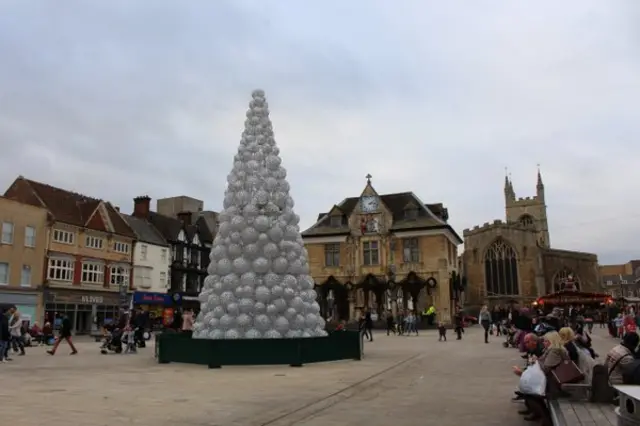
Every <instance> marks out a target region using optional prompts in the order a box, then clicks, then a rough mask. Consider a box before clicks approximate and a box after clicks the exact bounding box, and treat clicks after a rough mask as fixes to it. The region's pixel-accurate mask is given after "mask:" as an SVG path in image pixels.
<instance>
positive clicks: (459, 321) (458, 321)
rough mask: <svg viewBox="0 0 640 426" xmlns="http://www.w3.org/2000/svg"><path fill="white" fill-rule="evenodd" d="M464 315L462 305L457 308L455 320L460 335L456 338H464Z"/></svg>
mask: <svg viewBox="0 0 640 426" xmlns="http://www.w3.org/2000/svg"><path fill="white" fill-rule="evenodd" d="M463 317H464V315H463V313H462V310H461V309H460V307H457V308H456V314H455V316H454V321H455V328H456V334H457V336H458V337H456V340H462V333H463V331H464V329H463V327H464V318H463Z"/></svg>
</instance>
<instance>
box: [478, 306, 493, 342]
mask: <svg viewBox="0 0 640 426" xmlns="http://www.w3.org/2000/svg"><path fill="white" fill-rule="evenodd" d="M478 321H479V322H480V324H481V325H482V328H484V342H485V343H489V328H490V327H491V312H489V309H488V308H487V305H484V306H483V307H482V309H480V314H479V315H478Z"/></svg>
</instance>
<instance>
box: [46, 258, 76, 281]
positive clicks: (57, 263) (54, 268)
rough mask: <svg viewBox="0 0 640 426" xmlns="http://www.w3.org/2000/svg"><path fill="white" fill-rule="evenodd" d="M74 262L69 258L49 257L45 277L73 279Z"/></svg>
mask: <svg viewBox="0 0 640 426" xmlns="http://www.w3.org/2000/svg"><path fill="white" fill-rule="evenodd" d="M74 264H75V262H74V261H73V260H70V259H49V271H48V273H47V277H48V278H49V279H50V280H54V281H73V270H74Z"/></svg>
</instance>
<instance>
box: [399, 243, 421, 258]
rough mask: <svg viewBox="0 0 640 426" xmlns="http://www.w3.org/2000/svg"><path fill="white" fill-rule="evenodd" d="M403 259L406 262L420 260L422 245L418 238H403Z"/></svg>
mask: <svg viewBox="0 0 640 426" xmlns="http://www.w3.org/2000/svg"><path fill="white" fill-rule="evenodd" d="M402 260H403V262H404V263H418V262H420V247H418V239H417V238H405V239H403V240H402Z"/></svg>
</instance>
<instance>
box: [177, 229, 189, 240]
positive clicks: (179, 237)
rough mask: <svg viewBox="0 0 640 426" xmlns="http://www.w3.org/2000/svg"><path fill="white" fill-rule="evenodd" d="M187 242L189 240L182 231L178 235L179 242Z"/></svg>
mask: <svg viewBox="0 0 640 426" xmlns="http://www.w3.org/2000/svg"><path fill="white" fill-rule="evenodd" d="M186 240H187V238H186V237H185V235H184V231H180V233H179V234H178V241H180V242H185V241H186Z"/></svg>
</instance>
